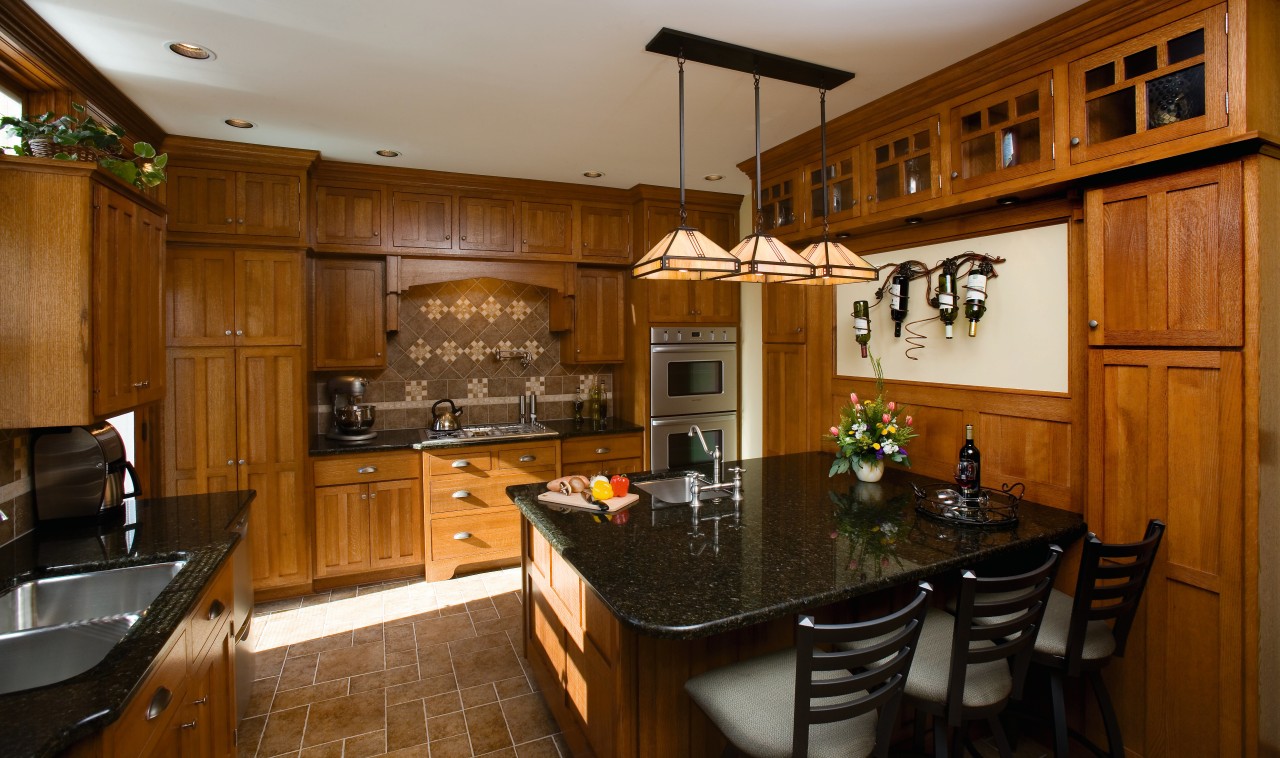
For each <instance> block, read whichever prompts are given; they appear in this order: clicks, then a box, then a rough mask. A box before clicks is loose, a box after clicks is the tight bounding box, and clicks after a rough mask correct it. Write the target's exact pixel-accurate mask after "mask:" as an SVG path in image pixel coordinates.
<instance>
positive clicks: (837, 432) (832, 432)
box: [831, 426, 840, 437]
mask: <svg viewBox="0 0 1280 758" xmlns="http://www.w3.org/2000/svg"><path fill="white" fill-rule="evenodd" d="M839 433H840V430H839V429H837V428H835V427H834V426H833V427H831V435H832V436H833V437H834V436H835V435H837V434H839Z"/></svg>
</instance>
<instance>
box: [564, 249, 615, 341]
mask: <svg viewBox="0 0 1280 758" xmlns="http://www.w3.org/2000/svg"><path fill="white" fill-rule="evenodd" d="M625 277H626V271H624V270H620V269H600V268H586V267H584V266H579V267H578V271H577V294H576V295H575V296H574V302H573V329H572V330H571V331H570V332H569V333H568V334H566V335H565V337H564V338H563V339H562V340H561V343H560V347H561V349H560V359H561V360H562V361H564V362H566V363H621V362H622V361H623V360H625V358H626V352H625V350H624V347H625V343H624V341H623V318H624V315H625V305H626V303H625V297H626V294H625V292H626V280H625Z"/></svg>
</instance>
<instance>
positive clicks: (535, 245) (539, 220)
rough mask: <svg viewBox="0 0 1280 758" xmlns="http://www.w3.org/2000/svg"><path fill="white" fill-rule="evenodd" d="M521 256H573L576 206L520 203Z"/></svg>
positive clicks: (527, 201)
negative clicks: (533, 254)
mask: <svg viewBox="0 0 1280 758" xmlns="http://www.w3.org/2000/svg"><path fill="white" fill-rule="evenodd" d="M520 252H522V253H537V254H543V255H563V256H569V255H572V254H573V206H572V205H570V204H568V203H545V202H531V201H529V200H523V201H521V202H520Z"/></svg>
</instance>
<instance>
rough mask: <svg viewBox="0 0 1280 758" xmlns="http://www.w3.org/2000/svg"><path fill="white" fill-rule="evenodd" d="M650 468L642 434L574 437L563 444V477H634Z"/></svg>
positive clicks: (561, 460) (561, 449)
mask: <svg viewBox="0 0 1280 758" xmlns="http://www.w3.org/2000/svg"><path fill="white" fill-rule="evenodd" d="M647 468H648V466H645V465H644V437H643V435H642V434H641V433H640V432H624V433H621V434H599V435H596V434H593V435H591V436H589V437H571V438H569V439H567V440H563V441H562V442H561V443H560V470H561V472H563V474H564V475H569V474H581V475H583V476H595V475H596V474H611V475H612V474H633V473H635V472H637V471H644V470H646V469H647Z"/></svg>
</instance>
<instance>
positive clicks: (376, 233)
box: [373, 229, 378, 237]
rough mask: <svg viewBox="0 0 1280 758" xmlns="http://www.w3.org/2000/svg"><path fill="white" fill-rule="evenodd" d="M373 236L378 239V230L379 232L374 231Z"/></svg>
mask: <svg viewBox="0 0 1280 758" xmlns="http://www.w3.org/2000/svg"><path fill="white" fill-rule="evenodd" d="M373 236H375V237H377V236H378V230H377V229H374V230H373Z"/></svg>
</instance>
